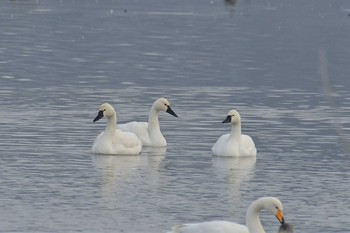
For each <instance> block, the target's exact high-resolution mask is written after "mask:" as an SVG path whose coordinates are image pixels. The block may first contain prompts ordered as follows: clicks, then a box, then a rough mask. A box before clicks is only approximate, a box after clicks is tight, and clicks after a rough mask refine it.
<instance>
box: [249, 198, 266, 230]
mask: <svg viewBox="0 0 350 233" xmlns="http://www.w3.org/2000/svg"><path fill="white" fill-rule="evenodd" d="M263 208H264V205H263V203H262V201H259V200H257V201H254V202H253V203H252V204H251V205H250V206H249V208H248V210H247V214H246V224H247V227H248V230H249V233H265V230H264V228H263V226H262V225H261V222H260V211H261V210H262V209H263Z"/></svg>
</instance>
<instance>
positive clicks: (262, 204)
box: [168, 197, 284, 233]
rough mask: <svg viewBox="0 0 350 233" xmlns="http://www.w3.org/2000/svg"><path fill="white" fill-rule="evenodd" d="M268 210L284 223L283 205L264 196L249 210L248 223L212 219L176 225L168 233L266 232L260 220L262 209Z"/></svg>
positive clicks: (274, 199) (272, 198)
mask: <svg viewBox="0 0 350 233" xmlns="http://www.w3.org/2000/svg"><path fill="white" fill-rule="evenodd" d="M263 209H264V210H267V211H268V212H270V213H271V214H273V215H275V216H276V217H277V219H278V221H279V222H280V223H281V224H283V223H284V218H283V206H282V203H281V202H280V200H278V199H277V198H275V197H262V198H259V199H257V200H256V201H254V202H253V203H252V204H251V205H250V206H249V207H248V210H247V214H246V224H247V226H245V225H241V224H238V223H234V222H228V221H211V222H203V223H190V224H182V225H176V226H174V227H173V229H172V231H170V232H168V233H214V232H215V233H265V231H264V228H263V226H262V225H261V222H260V216H259V214H260V211H261V210H263Z"/></svg>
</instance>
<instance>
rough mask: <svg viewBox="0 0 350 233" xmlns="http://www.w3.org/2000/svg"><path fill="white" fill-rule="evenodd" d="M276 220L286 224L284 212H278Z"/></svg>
mask: <svg viewBox="0 0 350 233" xmlns="http://www.w3.org/2000/svg"><path fill="white" fill-rule="evenodd" d="M276 218H277V219H278V221H279V222H280V223H284V218H283V211H282V210H278V211H277V214H276Z"/></svg>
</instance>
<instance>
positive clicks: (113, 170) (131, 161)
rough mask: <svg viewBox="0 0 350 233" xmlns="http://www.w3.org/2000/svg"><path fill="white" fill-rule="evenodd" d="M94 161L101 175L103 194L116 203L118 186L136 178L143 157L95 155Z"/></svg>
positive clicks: (106, 199)
mask: <svg viewBox="0 0 350 233" xmlns="http://www.w3.org/2000/svg"><path fill="white" fill-rule="evenodd" d="M92 161H93V163H94V165H95V167H96V169H97V170H98V171H99V172H100V173H101V194H102V197H103V198H104V199H105V201H108V202H110V201H113V202H114V199H115V198H116V194H117V192H116V190H117V189H118V188H119V187H118V185H119V184H121V183H123V182H125V181H128V180H130V179H131V177H133V176H135V175H136V174H137V171H138V168H139V167H140V166H141V157H140V156H138V155H123V156H115V155H95V154H93V155H92ZM108 202H107V203H108ZM107 206H108V205H107Z"/></svg>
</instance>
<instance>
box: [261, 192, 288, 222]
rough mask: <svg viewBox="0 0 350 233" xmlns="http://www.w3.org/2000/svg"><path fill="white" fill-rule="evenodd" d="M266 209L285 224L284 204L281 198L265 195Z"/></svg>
mask: <svg viewBox="0 0 350 233" xmlns="http://www.w3.org/2000/svg"><path fill="white" fill-rule="evenodd" d="M263 203H264V209H265V210H267V211H268V212H270V213H271V214H273V215H275V216H276V218H277V219H278V221H279V222H280V223H281V224H283V223H284V217H283V205H282V203H281V201H280V200H278V199H277V198H275V197H265V198H263Z"/></svg>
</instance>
